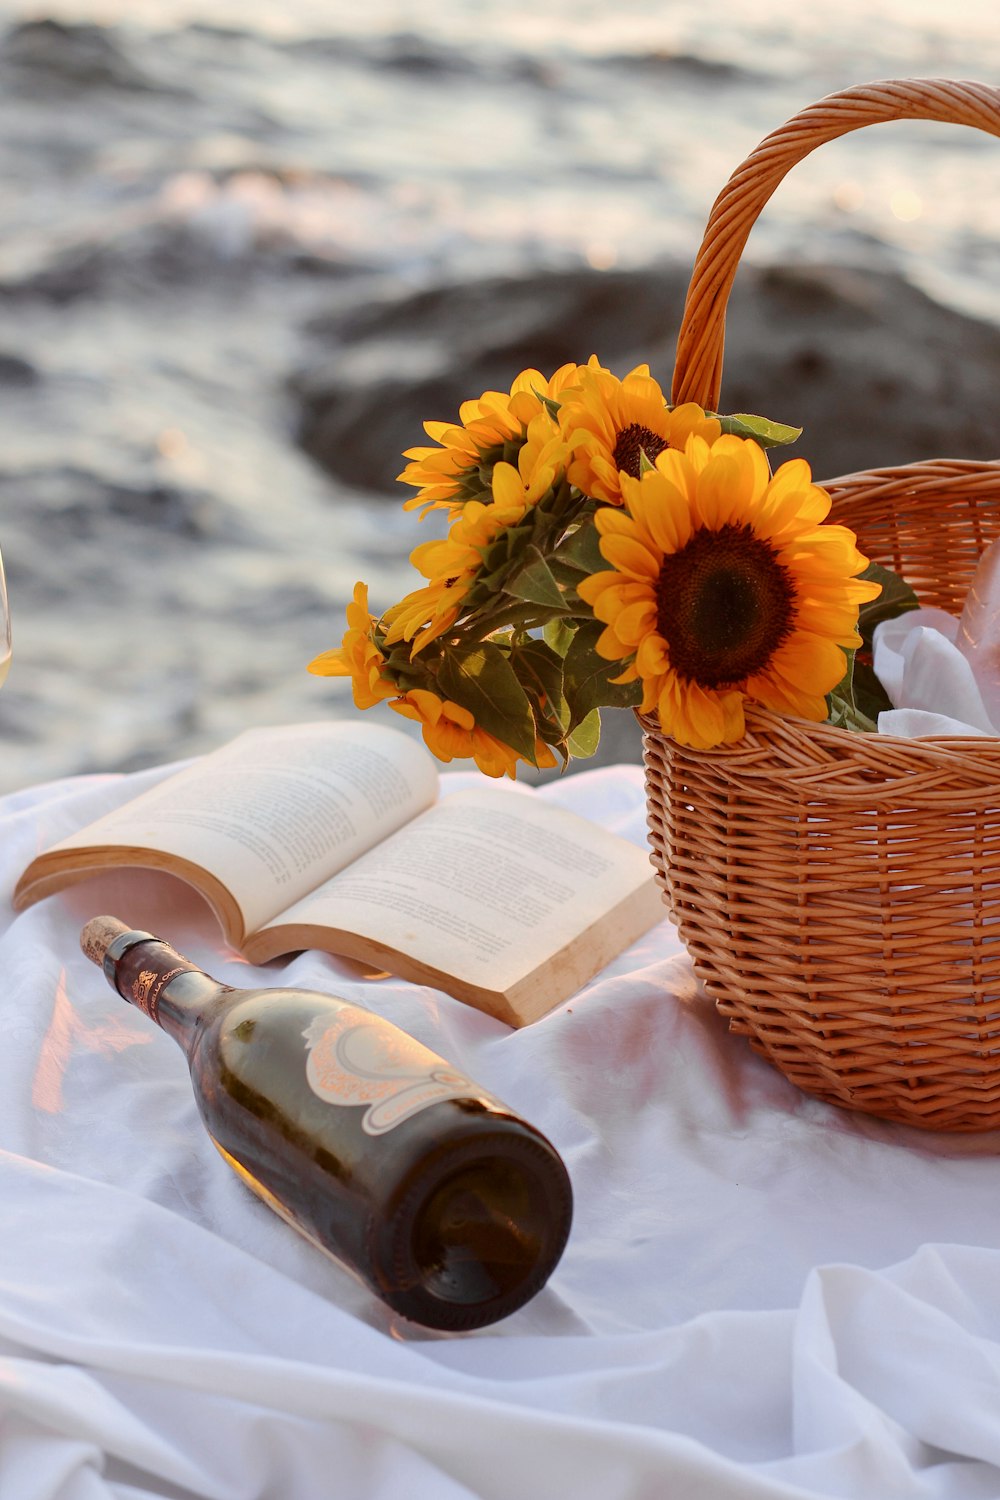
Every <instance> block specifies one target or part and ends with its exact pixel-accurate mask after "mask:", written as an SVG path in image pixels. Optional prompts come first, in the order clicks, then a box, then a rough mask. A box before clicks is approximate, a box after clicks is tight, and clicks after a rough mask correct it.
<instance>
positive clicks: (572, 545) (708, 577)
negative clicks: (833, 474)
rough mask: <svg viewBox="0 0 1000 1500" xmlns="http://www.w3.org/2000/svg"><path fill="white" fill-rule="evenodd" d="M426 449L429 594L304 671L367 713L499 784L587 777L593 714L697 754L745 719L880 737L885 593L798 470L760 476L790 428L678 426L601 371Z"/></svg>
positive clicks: (633, 385)
mask: <svg viewBox="0 0 1000 1500" xmlns="http://www.w3.org/2000/svg"><path fill="white" fill-rule="evenodd" d="M425 430H426V432H427V435H428V437H429V438H430V439H431V443H430V445H429V446H423V447H417V448H411V449H409V450H408V451H407V453H406V454H405V457H406V458H407V459H408V460H409V462H408V463H407V466H406V468H405V469H404V470H403V472H402V474H401V475H400V476H399V477H400V479H401V480H402V482H403V483H404V484H407V485H410V486H412V487H413V488H414V489H415V490H416V494H415V495H414V496H411V497H410V498H409V499H408V500H407V501H406V502H405V503H404V508H405V509H407V510H420V512H421V517H422V518H424V517H427V516H428V515H430V514H431V513H434V512H443V513H444V516H443V520H444V526H443V528H442V530H443V532H444V534H443V535H439V536H437V537H434V538H431V539H430V540H427V541H424V542H422V543H421V544H420V545H419V546H417V547H416V548H415V549H414V551H413V552H412V554H411V562H412V563H413V565H414V567H415V568H416V569H417V571H418V573H419V574H420V575H421V576H422V578H423V579H424V580H425V581H424V583H423V584H422V585H421V586H420V587H419V588H416V589H415V590H414V591H413V592H411V593H409V594H407V595H406V597H405V598H404V599H402V600H400V602H399V603H397V604H394V605H392V606H391V607H390V608H389V609H387V610H385V612H384V613H382V614H381V615H373V614H371V613H370V612H369V606H368V590H367V586H366V585H365V584H363V583H358V584H357V585H356V587H355V591H354V598H353V601H352V603H351V604H350V605H348V608H347V630H346V632H345V634H344V636H343V640H342V642H341V644H340V645H339V646H338V647H336V648H334V649H332V650H329V651H325V652H324V653H322V654H321V655H320V656H318V657H316V659H315V660H314V661H313V662H311V663H310V667H309V670H310V671H312V672H314V673H317V674H319V675H325V676H347V677H350V679H351V684H352V690H353V695H354V702H355V704H356V705H357V707H358V708H370V707H372V706H374V705H375V704H377V703H388V705H389V707H390V708H392V709H394V710H395V711H396V712H397V713H399V714H403V715H404V716H405V717H407V718H410V719H413V720H416V721H417V722H418V723H419V724H420V725H421V726H422V731H423V737H424V740H425V742H426V744H427V746H428V747H429V749H430V750H431V751H432V752H433V753H434V754H435V755H436V756H437V757H438V758H439V759H440V760H443V761H451V760H453V759H462V758H471V759H472V760H473V761H474V762H475V763H476V765H477V766H478V767H479V769H480V770H481V771H483V772H485V773H486V775H488V776H503V775H506V776H511V777H513V776H515V775H516V772H517V766H518V764H519V763H520V762H524V763H526V764H528V765H531V766H539V767H543V766H544V767H551V766H555V765H557V764H559V761H560V760H561V761H562V763H563V765H565V764H567V763H568V762H569V760H570V759H572V758H584V757H586V756H588V755H591V754H593V752H594V751H595V749H596V748H597V744H598V740H599V737H600V714H601V710H602V709H605V708H633V709H638V710H639V711H640V712H641V713H643V714H646V715H651V716H654V717H655V718H657V719H658V721H659V724H660V726H661V728H662V730H663V732H664V733H665V734H667V735H670V736H672V737H673V738H674V739H675V740H677V741H678V742H679V743H681V744H684V745H690V746H693V747H695V748H700V749H707V748H711V747H712V746H715V745H719V744H725V743H731V742H733V741H735V740H738V739H740V738H741V736H742V735H743V733H744V703H745V702H746V701H747V700H751V701H753V702H756V703H759V704H763V705H764V706H766V707H768V708H771V709H773V710H775V711H776V712H778V713H782V714H790V715H796V716H798V717H801V718H805V719H810V720H813V721H822V720H825V719H828V718H831V719H832V720H833V722H836V723H841V724H843V725H844V726H845V727H849V728H857V729H865V728H874V727H875V726H874V723H872V722H871V721H870V719H869V718H868V717H866V715H865V714H864V712H863V711H862V710H861V708H860V707H859V705H858V701H857V694H856V692H855V690H854V666H855V653H856V651H857V648H858V647H860V646H862V644H863V640H862V636H861V634H859V629H858V626H859V611H860V610H861V609H862V607H863V606H866V605H870V604H871V601H874V600H875V599H876V598H877V597H878V596H879V595H880V593H881V592H882V579H880V577H877V576H873V574H875V573H880V572H881V570H873V569H868V559H867V558H865V557H863V556H862V555H861V553H860V552H859V551H858V549H857V546H856V541H855V536H854V533H853V532H851V531H850V530H848V529H847V528H846V527H844V526H837V525H830V524H824V523H825V522H826V517H827V514H828V512H829V509H830V498H829V496H828V495H827V494H826V493H825V491H824V490H822V489H821V488H819V487H818V486H817V485H815V484H814V483H813V481H812V475H811V472H810V469H809V465H808V464H807V463H806V462H805V460H803V459H801V458H793V459H791V460H789V461H786V462H785V463H782V464H781V465H780V467H778V468H776V469H775V470H774V471H773V472H772V468H771V463H770V460H769V456H768V450H769V449H771V448H773V447H775V446H779V445H781V444H783V443H787V442H791V441H793V440H794V439H795V438H796V437H797V436H798V435H799V433H798V430H797V429H794V428H788V427H782V426H780V425H778V424H776V423H772V422H769V421H767V420H766V419H764V418H760V417H752V416H745V415H739V416H731V417H724V416H719V415H717V414H715V413H711V412H706V411H704V410H702V408H701V407H699V406H697V405H694V404H692V403H686V404H684V405H680V406H676V407H671V406H670V405H669V403H668V402H667V400H666V399H665V398H664V395H663V392H662V390H661V388H660V386H659V385H658V384H657V382H656V381H655V380H654V379H653V378H652V376H651V375H650V373H649V369H648V367H647V366H645V365H640V366H639V367H637V368H636V369H634V370H632V371H631V373H630V374H628V375H626V376H625V377H624V379H619V378H617V377H616V376H615V375H613V374H612V373H611V372H610V371H609V370H608V369H606V368H605V367H604V366H602V365H601V364H599V363H598V361H597V358H596V356H594V357H592V358H591V359H590V361H589V363H588V364H586V365H574V364H570V365H564V366H563V367H562V368H561V369H559V370H557V371H556V373H555V374H554V375H553V376H552V377H551V378H550V379H546V378H545V377H544V376H543V375H542V374H541V373H540V372H539V371H537V370H525V371H523V372H522V373H521V374H520V375H518V377H517V379H516V380H515V381H514V382H513V384H512V385H511V387H510V391H509V392H508V393H504V392H499V391H487V392H486V393H485V394H483V395H482V396H481V397H480V398H479V399H478V400H472V401H468V402H466V403H464V404H463V405H462V407H461V409H460V413H459V422H458V423H457V424H449V423H446V422H427V423H425ZM438 519H441V517H440V516H439V517H438ZM866 569H868V571H867V573H866V571H865V570H866ZM900 607H905V603H904V604H901V605H900Z"/></svg>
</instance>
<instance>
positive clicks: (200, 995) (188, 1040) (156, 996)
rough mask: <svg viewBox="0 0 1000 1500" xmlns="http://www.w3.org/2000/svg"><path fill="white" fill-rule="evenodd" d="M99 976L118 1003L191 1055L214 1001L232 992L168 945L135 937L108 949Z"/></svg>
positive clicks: (138, 936)
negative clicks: (142, 1016)
mask: <svg viewBox="0 0 1000 1500" xmlns="http://www.w3.org/2000/svg"><path fill="white" fill-rule="evenodd" d="M130 938H131V939H133V940H134V941H131V942H129V941H128V939H130ZM116 949H117V950H118V951H117V952H116V951H115V950H116ZM104 972H105V974H106V975H107V977H108V979H109V980H110V981H111V983H112V985H113V986H114V988H115V989H116V990H117V991H118V993H119V995H121V997H122V999H123V1000H127V1001H128V1002H129V1004H130V1005H134V1006H135V1007H136V1009H137V1010H141V1011H143V1012H144V1013H145V1014H146V1015H147V1016H149V1018H150V1020H151V1021H155V1022H156V1024H157V1026H159V1027H161V1028H162V1030H164V1031H165V1032H167V1033H168V1035H170V1036H172V1037H173V1038H174V1041H176V1042H178V1043H179V1044H180V1046H182V1047H183V1048H184V1050H185V1052H190V1051H191V1048H192V1046H193V1044H194V1040H195V1037H196V1036H197V1034H198V1031H199V1030H200V1028H201V1024H202V1021H203V1020H204V1018H205V1016H206V1014H207V1013H208V1011H209V1010H213V1009H214V1008H215V1002H216V1001H217V1000H218V999H219V998H220V997H221V996H224V995H227V994H230V993H231V992H232V986H230V985H224V984H220V983H219V982H218V980H215V979H212V978H211V976H210V975H208V974H206V973H205V972H204V970H203V969H200V968H199V967H198V965H197V964H195V963H192V962H191V960H190V959H188V958H184V956H183V955H182V954H180V953H178V952H177V950H176V949H175V948H172V947H171V946H170V944H169V943H164V942H161V941H160V940H159V939H158V938H149V937H146V936H145V934H139V933H135V932H133V933H128V934H126V935H125V937H123V938H122V939H121V940H119V941H118V942H116V943H113V944H112V945H111V947H110V948H109V949H108V952H107V955H106V956H105V959H104Z"/></svg>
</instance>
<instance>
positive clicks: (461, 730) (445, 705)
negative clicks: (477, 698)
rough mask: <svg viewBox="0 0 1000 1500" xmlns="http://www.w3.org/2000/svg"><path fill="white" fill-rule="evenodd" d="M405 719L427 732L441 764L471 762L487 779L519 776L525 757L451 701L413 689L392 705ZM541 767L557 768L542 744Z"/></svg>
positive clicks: (539, 745)
mask: <svg viewBox="0 0 1000 1500" xmlns="http://www.w3.org/2000/svg"><path fill="white" fill-rule="evenodd" d="M389 707H390V708H393V709H395V711H396V712H397V713H398V714H402V715H403V716H404V718H407V719H414V720H415V721H416V722H417V723H418V724H419V725H420V726H421V728H422V730H423V737H424V743H425V744H426V746H427V748H428V750H430V751H431V753H432V754H433V755H436V756H437V758H438V760H442V761H445V762H448V761H452V760H465V759H469V758H471V759H472V760H474V761H475V763H476V765H477V766H478V767H479V769H480V771H482V772H483V774H484V775H485V776H494V777H496V776H509V777H511V778H512V779H513V778H514V777H515V776H516V775H517V763H518V761H519V760H522V759H523V757H522V756H520V755H518V753H517V751H516V750H512V749H511V747H510V746H509V745H505V744H504V743H503V741H502V740H498V739H497V738H496V737H495V736H494V735H492V734H488V733H487V732H486V730H485V729H481V728H480V727H479V725H478V724H477V723H476V721H475V718H474V716H473V715H472V714H471V713H470V712H469V710H468V709H467V708H462V706H461V705H460V704H458V703H453V702H452V701H451V700H450V699H447V698H440V697H438V695H437V693H433V692H431V691H430V689H427V688H413V689H411V691H410V692H408V693H404V694H403V696H402V697H400V698H396V699H395V700H394V701H393V702H392V703H390V705H389ZM535 750H536V755H537V757H538V764H539V765H540V766H553V765H555V756H554V755H553V754H552V751H551V750H550V749H549V747H548V746H547V745H543V744H542V743H541V741H539V742H538V743H537V744H536V747H535Z"/></svg>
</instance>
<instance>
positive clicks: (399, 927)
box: [265, 787, 662, 991]
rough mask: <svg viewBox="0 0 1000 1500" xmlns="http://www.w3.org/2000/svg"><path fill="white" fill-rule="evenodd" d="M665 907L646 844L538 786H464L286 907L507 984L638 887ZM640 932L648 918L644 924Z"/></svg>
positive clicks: (477, 981)
mask: <svg viewBox="0 0 1000 1500" xmlns="http://www.w3.org/2000/svg"><path fill="white" fill-rule="evenodd" d="M640 893H641V896H642V900H643V902H644V903H645V907H644V909H645V908H648V911H649V913H650V922H649V923H647V925H651V922H652V920H653V917H654V916H657V915H662V906H661V902H660V897H659V893H658V890H657V888H656V884H655V877H654V874H653V870H652V866H651V864H650V860H649V853H648V850H646V849H640V848H638V847H637V846H636V845H634V844H631V843H629V842H628V841H627V840H625V839H622V838H620V837H618V835H617V834H612V833H608V832H607V831H606V830H605V829H603V828H600V827H598V826H597V825H596V824H594V823H590V822H588V821H587V820H586V819H584V818H581V817H579V816H578V815H577V814H576V813H572V812H568V811H566V810H565V809H563V808H558V807H555V806H553V805H552V804H551V803H547V802H544V801H542V800H541V799H540V798H538V797H536V796H534V795H531V794H523V793H517V792H513V791H506V790H503V789H501V788H499V787H484V788H483V789H482V790H470V791H463V792H455V793H453V794H452V795H451V796H448V797H445V798H444V799H443V800H442V801H440V802H439V803H437V804H436V806H434V807H433V808H431V809H430V811H428V812H426V813H423V814H422V815H421V816H420V817H419V818H416V819H415V820H414V821H413V822H412V823H410V824H408V825H407V826H406V827H405V828H403V829H401V830H400V831H399V832H397V833H395V834H394V835H393V836H392V838H390V839H387V840H386V841H385V842H384V843H382V844H380V845H379V846H378V848H376V849H372V850H371V851H370V852H369V853H367V854H365V855H363V856H362V857H361V858H360V859H358V860H357V861H355V863H354V864H353V865H352V866H351V868H350V869H349V870H344V871H342V872H341V873H340V874H339V875H337V876H336V877H335V878H334V879H332V880H330V881H328V882H327V883H326V884H325V885H323V886H322V887H320V888H319V889H318V890H316V891H314V892H313V893H312V894H311V895H309V896H307V897H305V898H304V899H303V900H301V901H299V902H298V903H297V904H296V905H295V906H294V907H291V908H290V909H289V910H287V911H285V912H284V913H282V915H281V917H280V918H278V919H277V920H276V921H275V922H272V923H269V924H268V926H267V928H266V929H265V931H268V930H270V929H271V928H278V927H283V926H285V925H286V924H287V925H289V926H292V925H302V926H310V927H332V928H336V929H341V930H344V931H348V932H352V933H357V934H360V935H362V936H364V937H368V938H371V939H373V940H374V941H375V942H377V943H378V944H379V946H380V947H383V948H384V947H389V948H394V949H398V950H399V951H400V952H401V953H404V954H406V955H408V956H409V957H411V958H414V959H416V960H417V961H418V962H419V963H422V964H426V965H428V966H430V967H433V968H437V969H440V970H443V971H445V972H447V973H448V974H449V975H453V976H455V977H456V978H458V979H460V980H463V981H465V982H467V983H469V984H472V985H477V986H481V987H483V988H485V989H490V990H497V991H503V990H506V989H508V988H509V987H511V986H512V985H514V984H515V983H516V982H517V981H518V980H519V979H521V978H522V977H523V976H525V975H527V974H530V973H531V972H532V970H533V969H535V968H537V967H538V966H539V965H540V964H541V963H542V962H543V961H544V960H546V959H547V958H548V957H550V956H551V955H552V954H554V953H556V952H558V951H559V950H561V949H562V948H563V947H564V946H565V945H566V944H568V943H571V942H572V941H573V940H574V939H575V938H577V937H581V935H583V934H586V932H587V930H588V929H589V928H590V927H591V926H592V925H593V924H596V923H597V922H599V921H600V920H601V919H602V918H603V917H604V916H605V914H606V913H607V912H608V911H609V910H610V909H611V908H613V907H615V906H616V905H618V904H619V903H620V902H621V901H623V900H626V899H627V898H628V897H629V896H631V895H633V894H634V895H636V896H639V894H640ZM639 930H641V925H640V929H639Z"/></svg>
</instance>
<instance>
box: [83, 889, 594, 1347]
mask: <svg viewBox="0 0 1000 1500" xmlns="http://www.w3.org/2000/svg"><path fill="white" fill-rule="evenodd" d="M81 946H82V947H83V950H84V952H85V953H86V954H87V956H88V957H89V958H91V959H92V960H93V961H94V962H95V963H97V964H99V965H100V966H101V967H102V968H103V969H104V973H105V975H106V976H107V979H108V981H109V983H110V984H111V985H112V987H113V988H114V989H116V990H117V991H118V993H119V994H120V995H121V996H122V997H123V998H124V999H125V1000H128V1001H129V1002H130V1003H131V1004H133V1005H136V1006H137V1007H138V1008H139V1009H140V1010H143V1011H144V1012H145V1013H146V1014H147V1015H148V1016H149V1017H150V1018H151V1019H152V1020H154V1021H155V1022H156V1023H157V1025H158V1026H160V1027H161V1028H162V1029H163V1030H164V1031H166V1032H167V1033H168V1034H169V1035H170V1036H172V1037H173V1038H174V1040H175V1041H176V1042H178V1043H179V1044H180V1046H181V1047H182V1048H183V1049H184V1052H185V1054H186V1056H187V1060H188V1066H189V1068H190V1072H191V1082H192V1084H193V1086H194V1093H195V1098H196V1100H197V1103H198V1109H199V1111H200V1113H201V1117H202V1120H203V1121H204V1123H205V1127H206V1129H207V1130H208V1132H209V1135H210V1136H211V1138H212V1140H213V1142H214V1143H215V1145H216V1146H217V1147H218V1149H219V1151H220V1152H221V1153H222V1155H223V1157H224V1158H225V1159H226V1161H227V1162H228V1163H229V1164H230V1166H231V1167H233V1169H234V1170H235V1171H236V1172H237V1173H238V1175H239V1176H240V1177H241V1178H242V1179H243V1181H244V1182H245V1183H246V1184H247V1185H248V1186H249V1187H250V1188H252V1189H253V1191H254V1192H255V1193H256V1194H257V1195H258V1196H259V1197H260V1198H262V1199H263V1200H264V1202H265V1203H267V1204H268V1205H269V1206H270V1207H271V1208H273V1209H274V1210H275V1211H276V1212H277V1213H278V1214H280V1215H281V1217H282V1218H284V1219H285V1220H286V1221H287V1222H288V1223H290V1224H291V1225H293V1227H294V1228H295V1229H297V1230H298V1231H299V1232H300V1233H301V1234H303V1235H305V1236H306V1238H307V1239H309V1240H311V1241H312V1242H313V1243H314V1244H315V1245H317V1246H318V1247H319V1248H320V1249H322V1250H325V1251H327V1252H328V1253H329V1254H331V1255H333V1256H335V1257H336V1259H337V1260H338V1261H340V1262H341V1263H342V1264H344V1265H346V1266H347V1267H348V1268H349V1269H351V1270H352V1271H354V1272H355V1273H356V1274H357V1275H358V1276H359V1277H361V1279H362V1280H363V1281H364V1282H365V1283H366V1284H367V1285H368V1286H369V1287H370V1288H371V1290H372V1291H373V1292H374V1293H375V1295H376V1296H377V1297H380V1298H381V1299H382V1301H383V1302H385V1303H387V1304H388V1306H389V1307H391V1308H393V1309H394V1310H395V1311H396V1312H398V1313H401V1314H402V1315H403V1316H404V1317H406V1318H410V1319H412V1320H413V1321H414V1322H416V1323H420V1324H423V1325H424V1326H425V1327H429V1328H443V1329H470V1328H480V1327H483V1326H484V1325H486V1324H488V1323H493V1322H496V1321H497V1320H498V1319H500V1318H504V1317H506V1316H507V1315H508V1314H510V1313H512V1312H514V1311H516V1309H517V1308H519V1307H521V1306H523V1304H524V1303H525V1302H527V1301H528V1300H529V1298H531V1297H533V1296H534V1295H535V1293H536V1292H538V1291H539V1289H540V1288H541V1287H542V1286H543V1285H544V1284H545V1282H546V1280H547V1279H548V1277H549V1275H550V1274H551V1272H552V1270H553V1268H554V1267H555V1265H556V1263H557V1261H558V1260H559V1257H560V1256H561V1254H562V1252H563V1249H564V1247H565V1244H566V1240H567V1237H568V1235H569V1229H570V1222H571V1218H572V1192H571V1188H570V1181H569V1176H568V1174H567V1172H566V1168H565V1166H564V1164H563V1162H562V1160H561V1158H560V1157H559V1155H558V1154H557V1152H556V1151H555V1149H554V1148H553V1146H552V1145H551V1144H550V1143H549V1141H547V1140H546V1139H545V1137H544V1136H543V1135H541V1134H540V1133H539V1131H537V1130H535V1129H534V1128H533V1127H532V1126H531V1125H528V1124H527V1123H526V1122H525V1121H524V1120H522V1119H520V1118H519V1117H518V1116H517V1115H515V1114H514V1113H513V1111H511V1110H510V1109H508V1108H507V1107H506V1106H505V1105H504V1104H502V1103H501V1102H500V1100H499V1099H496V1098H494V1097H493V1095H491V1094H490V1093H488V1092H487V1091H486V1090H484V1089H480V1088H479V1087H478V1086H477V1085H476V1084H474V1083H473V1082H472V1081H471V1080H470V1079H469V1078H467V1077H465V1076H464V1075H462V1074H461V1073H459V1072H457V1071H456V1070H455V1069H454V1068H452V1067H451V1066H450V1065H449V1064H448V1063H446V1062H444V1061H443V1060H442V1059H441V1058H440V1057H437V1056H436V1055H435V1054H434V1053H432V1052H430V1051H428V1049H427V1048H425V1047H423V1046H422V1045H421V1044H420V1043H419V1042H417V1041H415V1040H414V1039H413V1038H412V1037H410V1036H408V1035H407V1034H406V1033H405V1032H402V1031H400V1030H399V1028H398V1027H396V1026H393V1025H391V1024H390V1023H389V1022H388V1021H384V1020H383V1019H382V1018H381V1017H379V1016H376V1015H373V1014H372V1013H371V1012H370V1011H366V1010H363V1009H362V1008H361V1007H359V1006H355V1005H352V1004H349V1003H348V1002H347V1001H344V1000H339V999H336V998H335V997H333V996H331V995H324V994H320V993H318V992H313V991H310V990H296V989H252V990H247V989H237V988H234V987H232V986H230V985H224V984H219V983H218V982H217V981H216V980H214V979H212V978H210V977H209V975H208V974H206V973H205V972H204V971H203V970H201V969H199V968H198V967H197V965H195V964H193V963H191V962H190V961H189V960H188V959H186V958H183V957H182V956H181V955H180V954H179V953H177V952H176V951H175V950H174V949H173V948H171V947H170V945H169V944H168V943H165V942H163V941H162V940H161V939H160V938H157V937H154V936H153V935H152V934H151V933H148V932H141V931H137V930H134V929H131V928H129V927H128V926H127V925H126V924H125V923H124V922H121V921H119V920H118V919H117V918H115V917H95V918H94V919H93V921H91V922H88V923H87V925H86V927H84V929H83V932H82V934H81Z"/></svg>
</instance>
